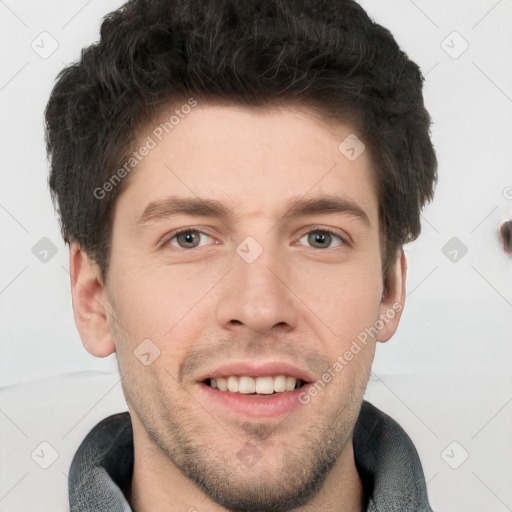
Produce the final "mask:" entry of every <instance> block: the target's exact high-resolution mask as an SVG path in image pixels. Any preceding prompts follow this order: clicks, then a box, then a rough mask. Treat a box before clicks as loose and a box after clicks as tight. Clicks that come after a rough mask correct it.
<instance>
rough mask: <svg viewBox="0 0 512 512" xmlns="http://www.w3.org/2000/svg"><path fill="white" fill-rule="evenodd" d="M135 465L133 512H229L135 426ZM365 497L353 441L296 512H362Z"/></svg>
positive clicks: (131, 493) (131, 498)
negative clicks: (318, 488) (319, 485)
mask: <svg viewBox="0 0 512 512" xmlns="http://www.w3.org/2000/svg"><path fill="white" fill-rule="evenodd" d="M134 451H135V462H134V469H133V477H132V484H131V489H130V491H129V495H128V496H127V498H128V501H129V502H130V505H131V507H132V510H133V512H151V511H154V510H158V511H161V512H175V511H178V510H179V511H187V512H194V511H195V512H197V511H199V510H200V511H201V512H228V509H226V508H225V507H223V506H221V505H219V504H218V503H217V502H215V501H213V500H212V499H210V497H209V496H207V495H206V494H205V493H204V492H203V491H202V490H201V489H200V488H199V487H198V486H197V485H196V484H195V483H193V482H192V481H191V480H189V479H188V478H187V477H186V476H185V475H184V474H183V473H182V472H181V471H180V470H179V469H178V468H177V467H176V466H175V465H174V463H173V462H172V461H170V460H169V458H168V457H167V456H166V455H165V454H164V453H163V452H162V451H161V450H160V449H159V448H158V447H157V446H156V445H155V443H154V442H153V441H152V440H151V439H150V438H149V436H148V435H147V432H146V431H145V429H144V428H143V427H142V426H141V425H137V426H136V425H134ZM364 509H365V495H364V489H363V485H362V482H361V478H360V476H359V473H358V471H357V468H356V466H355V461H354V451H353V446H352V438H351V439H350V440H349V442H347V445H346V446H345V449H344V450H343V452H342V454H341V455H340V457H338V460H337V461H336V463H335V465H334V467H333V468H332V470H331V471H330V473H329V475H328V476H327V478H326V480H325V482H324V484H323V486H322V488H321V489H320V491H319V492H318V493H317V494H316V495H315V496H314V497H313V498H312V499H311V500H310V501H309V502H308V503H307V504H305V505H303V506H301V507H299V508H296V509H294V511H295V512H313V511H314V512H337V511H339V510H343V511H344V512H361V511H362V510H364Z"/></svg>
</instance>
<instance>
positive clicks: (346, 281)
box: [293, 261, 382, 349]
mask: <svg viewBox="0 0 512 512" xmlns="http://www.w3.org/2000/svg"><path fill="white" fill-rule="evenodd" d="M379 265H380V263H379V262H378V261H376V262H375V264H373V265H369V264H368V263H367V262H366V264H365V263H364V262H361V263H359V264H351V265H339V266H336V265H331V266H329V267H324V268H322V267H320V266H318V265H317V266H312V267H309V268H302V269H301V270H300V272H297V273H296V275H295V276H293V282H294V292H295V293H296V294H297V296H298V297H300V298H301V299H302V300H303V302H304V304H305V305H306V306H307V307H308V309H310V311H311V312H313V313H314V315H311V313H309V314H308V315H307V316H308V317H309V318H312V319H315V318H316V319H317V320H319V326H320V328H321V329H322V331H323V332H324V336H320V337H321V338H322V337H325V338H326V339H331V340H332V339H333V337H336V343H337V345H339V348H340V349H341V348H343V346H344V345H345V344H346V343H347V342H350V341H351V340H352V339H353V338H355V337H357V335H358V334H359V333H360V332H361V331H363V330H364V329H365V328H367V327H369V326H371V325H373V324H374V322H375V321H376V320H377V318H378V314H379V304H380V299H381V294H382V285H381V274H380V266H379ZM319 334H320V333H319Z"/></svg>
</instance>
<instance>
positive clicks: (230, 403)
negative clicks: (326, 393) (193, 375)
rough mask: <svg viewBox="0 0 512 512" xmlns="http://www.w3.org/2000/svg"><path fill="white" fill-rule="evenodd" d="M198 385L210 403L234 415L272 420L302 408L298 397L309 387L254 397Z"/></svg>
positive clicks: (201, 384)
mask: <svg viewBox="0 0 512 512" xmlns="http://www.w3.org/2000/svg"><path fill="white" fill-rule="evenodd" d="M199 385H200V386H201V391H202V392H203V393H205V395H206V396H207V397H208V400H209V401H210V402H213V403H215V404H218V405H219V406H220V407H223V408H225V409H227V410H229V411H232V412H234V413H237V414H244V415H246V416H252V417H253V418H274V417H278V416H282V415H285V414H290V413H291V412H293V411H295V410H297V409H298V408H299V407H301V406H303V404H302V403H301V402H300V401H299V396H300V395H301V394H302V393H304V392H306V393H307V389H308V386H310V384H306V385H304V386H302V387H301V388H299V389H295V390H293V391H284V392H282V393H275V394H272V395H258V396H256V395H242V394H241V393H231V392H230V391H219V390H218V389H214V388H212V387H211V386H208V385H207V384H204V383H203V382H201V383H199Z"/></svg>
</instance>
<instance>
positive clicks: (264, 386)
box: [203, 375, 306, 396]
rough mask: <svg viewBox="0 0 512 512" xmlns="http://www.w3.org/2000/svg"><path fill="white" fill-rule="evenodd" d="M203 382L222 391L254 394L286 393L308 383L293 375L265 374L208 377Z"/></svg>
mask: <svg viewBox="0 0 512 512" xmlns="http://www.w3.org/2000/svg"><path fill="white" fill-rule="evenodd" d="M203 383H204V384H206V385H208V386H210V387H211V388H213V389H218V390H219V391H222V392H227V393H239V394H241V395H252V396H268V395H275V394H278V393H286V392H287V391H294V390H296V389H300V388H301V387H303V386H304V385H305V384H306V383H305V382H304V381H303V380H301V379H297V378H296V377H292V376H291V375H275V376H273V375H265V376H260V377H256V378H254V377H250V376H249V375H240V376H238V375H229V376H227V377H217V378H210V379H206V380H205V381H203Z"/></svg>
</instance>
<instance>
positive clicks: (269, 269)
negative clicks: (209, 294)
mask: <svg viewBox="0 0 512 512" xmlns="http://www.w3.org/2000/svg"><path fill="white" fill-rule="evenodd" d="M278 258H279V256H274V255H272V254H271V253H270V251H268V250H265V251H263V253H262V254H261V255H260V256H259V257H258V258H257V259H256V260H255V261H252V262H250V263H249V262H248V261H245V260H244V259H243V258H242V257H239V255H238V254H235V255H234V256H233V266H234V268H233V269H232V270H231V272H229V274H228V276H227V279H226V280H224V282H223V287H222V291H221V294H220V299H219V302H218V306H217V311H216V314H217V321H218V322H219V325H220V326H221V327H222V328H224V329H226V330H228V331H231V332H241V331H243V330H244V329H245V330H247V329H249V330H250V331H252V332H253V333H258V334H260V335H265V334H268V333H270V332H271V331H273V332H277V331H281V332H288V331H290V330H292V329H294V328H295V327H296V324H297V317H298V312H297V309H296V301H297V299H296V298H295V296H294V294H293V292H292V291H291V290H290V288H288V285H287V281H288V279H287V271H286V263H285V262H280V261H279V259H278ZM288 272H289V271H288Z"/></svg>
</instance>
